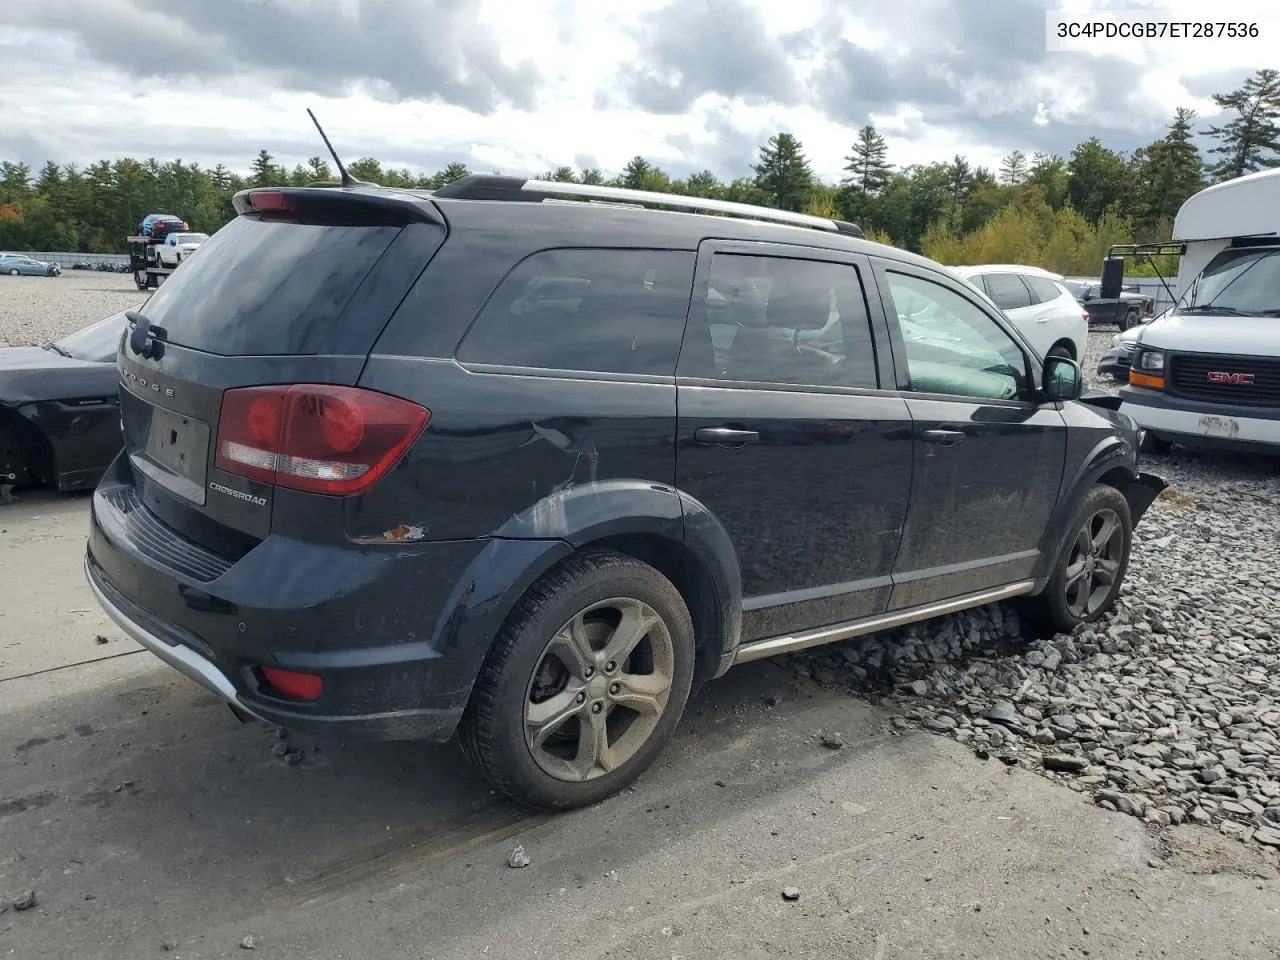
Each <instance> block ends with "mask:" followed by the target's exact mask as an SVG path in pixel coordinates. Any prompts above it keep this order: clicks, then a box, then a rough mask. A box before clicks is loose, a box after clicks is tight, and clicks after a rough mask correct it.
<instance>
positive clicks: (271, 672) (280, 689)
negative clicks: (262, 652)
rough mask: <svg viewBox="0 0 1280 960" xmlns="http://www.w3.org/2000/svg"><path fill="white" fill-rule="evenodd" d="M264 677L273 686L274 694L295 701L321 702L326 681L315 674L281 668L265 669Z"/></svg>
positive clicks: (263, 670) (263, 671) (263, 669)
mask: <svg viewBox="0 0 1280 960" xmlns="http://www.w3.org/2000/svg"><path fill="white" fill-rule="evenodd" d="M262 676H263V677H264V678H265V679H266V681H267V683H269V684H271V686H272V687H273V688H274V692H277V693H282V694H284V695H285V696H286V697H290V698H292V699H294V700H319V699H320V694H321V693H323V692H324V680H322V679H321V678H320V677H317V676H316V675H315V674H314V673H299V672H298V671H296V670H281V669H280V668H279V667H263V668H262Z"/></svg>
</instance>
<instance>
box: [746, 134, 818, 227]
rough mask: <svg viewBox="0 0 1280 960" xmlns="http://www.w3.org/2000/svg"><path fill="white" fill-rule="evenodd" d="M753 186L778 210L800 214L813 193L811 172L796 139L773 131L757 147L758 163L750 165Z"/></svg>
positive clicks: (790, 135)
mask: <svg viewBox="0 0 1280 960" xmlns="http://www.w3.org/2000/svg"><path fill="white" fill-rule="evenodd" d="M752 169H754V170H755V174H756V186H757V187H759V188H760V191H761V192H762V193H763V194H764V195H765V197H767V198H768V201H767V202H768V203H769V205H770V206H772V207H776V208H777V209H779V210H794V211H796V212H797V213H800V212H802V211H803V210H804V208H805V207H807V206H808V205H809V199H810V197H811V196H812V195H813V171H812V170H811V169H809V161H808V160H806V159H805V156H804V152H803V151H802V150H801V149H800V141H799V140H797V139H796V138H795V137H794V136H793V135H792V134H790V133H775V134H774V135H773V136H772V137H770V138H769V142H768V143H766V144H765V145H764V146H763V147H761V148H760V162H759V163H757V164H755V165H754V167H753V168H752Z"/></svg>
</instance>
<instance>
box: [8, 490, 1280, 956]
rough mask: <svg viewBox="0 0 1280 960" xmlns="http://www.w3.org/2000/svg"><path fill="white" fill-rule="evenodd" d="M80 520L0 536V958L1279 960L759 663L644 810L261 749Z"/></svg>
mask: <svg viewBox="0 0 1280 960" xmlns="http://www.w3.org/2000/svg"><path fill="white" fill-rule="evenodd" d="M86 508H87V500H86V498H85V497H72V498H55V497H53V496H47V495H35V494H31V495H28V496H26V497H24V498H23V500H21V501H19V502H18V503H17V504H12V505H9V506H7V507H3V508H0V583H3V585H4V586H3V598H4V599H3V601H2V602H0V906H3V905H5V904H10V903H11V902H12V901H14V900H21V898H22V897H23V895H24V894H25V893H27V892H28V891H30V890H34V891H35V895H36V904H35V906H34V907H32V908H30V909H25V910H18V909H16V908H14V907H12V906H10V907H9V908H8V909H7V910H6V911H5V912H4V913H2V914H0V956H11V957H19V958H23V960H27V958H31V960H36V958H100V957H125V958H138V957H148V956H173V957H186V958H212V957H227V958H230V957H236V958H240V957H244V956H245V950H246V946H244V945H248V944H252V948H253V950H254V951H255V952H254V955H255V956H263V957H287V958H293V957H307V958H328V957H333V958H365V957H369V958H375V957H376V958H390V957H397V958H399V957H411V958H438V960H445V958H475V957H484V956H521V957H563V958H573V960H586V958H613V957H616V958H623V957H628V958H646V960H647V958H662V960H669V958H673V957H680V958H702V957H709V958H720V957H724V958H765V957H856V958H862V957H865V958H868V960H890V958H903V960H905V958H912V960H918V958H934V957H937V958H942V957H947V958H959V957H971V958H984V960H990V958H1004V957H1008V958H1019V960H1022V958H1026V957H1046V958H1051V957H1073V958H1074V957H1084V956H1089V957H1115V958H1125V960H1134V958H1147V957H1151V958H1156V957H1161V958H1166V957H1186V958H1201V957H1232V958H1264V957H1265V958H1274V957H1277V956H1280V934H1277V930H1278V929H1280V927H1278V926H1277V921H1278V920H1280V910H1278V908H1280V895H1278V892H1280V881H1277V880H1276V879H1275V871H1274V869H1273V868H1272V867H1271V866H1270V865H1269V864H1268V862H1267V861H1266V860H1265V859H1264V858H1262V857H1261V856H1260V855H1258V854H1256V852H1254V851H1252V850H1250V849H1249V848H1248V847H1245V846H1244V845H1242V844H1239V843H1236V842H1234V841H1230V840H1227V839H1226V838H1224V837H1222V836H1220V835H1218V834H1216V833H1214V832H1211V831H1210V830H1207V829H1204V828H1196V827H1184V828H1177V829H1173V830H1161V831H1158V832H1155V833H1150V832H1148V830H1149V828H1148V827H1146V826H1144V825H1143V824H1142V823H1140V822H1139V821H1137V820H1134V819H1132V818H1129V817H1125V816H1123V815H1120V814H1115V813H1110V812H1107V811H1105V810H1102V809H1100V808H1098V807H1096V806H1093V805H1092V804H1091V803H1090V802H1089V801H1088V800H1087V799H1085V797H1083V796H1081V795H1079V794H1076V793H1073V792H1071V791H1068V790H1065V789H1062V788H1060V787H1057V786H1055V785H1054V784H1052V783H1050V782H1048V781H1046V780H1044V779H1042V778H1039V777H1037V776H1035V775H1033V774H1030V773H1027V772H1025V771H1020V770H1011V769H1009V768H1006V767H1004V766H1003V765H1001V764H1000V763H998V762H997V761H996V760H994V759H992V760H989V761H987V762H982V761H980V760H976V759H975V758H974V757H973V755H972V754H971V753H970V752H968V751H967V750H965V749H964V748H962V747H960V746H959V745H957V744H955V743H953V742H951V741H949V740H945V739H942V738H938V737H934V736H931V735H928V734H924V733H916V732H911V733H900V732H898V731H897V730H896V728H895V727H894V725H893V724H892V722H891V715H892V712H893V711H892V706H891V705H889V704H883V705H879V706H875V705H872V704H869V703H867V702H865V701H862V700H859V699H857V698H855V697H853V696H850V695H848V694H845V693H843V692H840V691H838V690H829V689H822V688H819V687H817V686H815V685H812V684H808V683H800V682H798V681H795V680H793V679H792V674H791V673H790V672H789V671H784V670H783V669H781V668H780V667H779V666H778V665H777V664H773V663H770V662H768V661H765V662H761V663H757V664H751V665H748V666H744V667H741V668H738V669H737V670H735V671H733V672H732V673H731V674H730V675H729V676H728V677H726V678H725V679H724V680H722V681H719V682H717V683H715V684H712V685H710V686H708V687H707V688H705V689H704V690H703V691H702V693H701V694H700V696H699V697H698V698H697V700H696V701H695V702H694V703H693V704H692V705H691V707H690V710H689V712H688V714H687V715H686V718H685V721H684V722H683V723H682V726H681V729H680V732H679V735H678V738H677V740H676V742H675V743H674V744H673V745H672V746H671V748H670V749H668V751H667V752H666V754H665V755H664V757H663V758H662V759H661V760H660V762H659V763H658V765H657V766H655V767H654V768H653V769H652V770H651V771H650V772H649V773H648V774H647V775H646V776H645V777H644V778H642V780H641V781H640V782H639V783H638V784H637V786H636V787H635V788H634V789H633V790H631V791H627V792H625V793H623V794H622V795H620V796H618V797H616V798H614V799H612V800H610V801H607V802H605V803H603V804H601V805H599V806H597V807H595V808H591V809H588V810H584V811H579V812H576V813H573V814H568V815H562V816H558V817H546V816H542V815H538V814H531V813H529V812H527V811H524V810H522V809H520V808H517V807H514V806H512V805H510V804H508V803H507V802H505V801H504V800H501V799H500V798H498V797H496V796H494V795H493V794H491V793H490V791H489V790H488V789H487V787H486V786H485V785H484V784H483V783H482V781H481V780H480V779H479V778H478V777H477V776H476V774H475V773H473V772H472V771H471V770H470V769H469V768H468V767H467V766H466V764H465V763H464V762H463V761H462V760H461V759H460V757H459V755H458V753H457V751H456V750H455V748H454V747H453V746H452V745H446V746H443V747H424V746H420V745H413V744H383V745H375V746H368V745H342V744H333V743H318V742H315V741H312V740H310V739H307V738H301V737H293V738H290V739H288V740H283V741H282V740H279V739H277V737H276V733H275V731H273V730H271V729H269V728H266V727H264V726H262V725H260V724H257V723H252V724H241V723H239V722H237V721H236V720H235V719H234V718H233V717H232V716H231V714H230V712H229V711H228V710H227V709H226V708H225V707H224V706H222V705H220V704H218V703H217V702H215V700H214V699H213V698H212V697H210V696H208V695H207V694H205V693H204V692H203V691H202V690H200V689H199V688H198V687H196V686H195V685H194V684H192V683H191V682H190V681H188V680H186V679H185V678H184V677H181V676H180V675H178V674H176V673H175V672H174V671H172V670H170V669H169V668H167V667H165V666H164V665H163V664H160V663H159V662H158V661H156V660H155V659H154V658H152V657H151V655H150V654H147V653H146V652H145V651H139V650H138V649H137V647H136V646H135V645H133V644H132V643H131V642H130V641H127V640H125V639H124V638H123V637H122V636H121V635H120V633H119V632H118V631H117V630H115V629H114V628H113V627H112V626H110V625H109V623H108V621H106V619H105V618H104V617H103V616H102V615H101V614H99V613H98V612H97V609H96V607H95V605H94V603H93V601H92V598H91V597H90V595H89V593H88V589H87V587H86V586H85V585H84V583H83V580H82V576H81V573H80V560H81V556H82V551H83V531H84V524H85V515H86ZM100 637H101V638H104V639H105V642H101V641H100V640H99V638H100ZM769 698H774V700H775V701H776V702H775V703H773V704H772V705H771V704H770V700H769ZM832 732H838V733H840V734H841V735H842V738H843V740H844V742H845V744H846V745H845V746H844V747H843V748H841V749H830V748H827V747H824V746H823V745H822V742H821V734H822V733H832ZM286 749H287V750H296V751H298V753H297V754H296V756H297V757H298V758H299V759H300V761H301V762H300V763H298V764H297V765H290V763H289V762H288V759H287V758H281V757H278V756H277V755H276V754H277V753H278V752H280V751H282V750H286ZM517 843H519V844H522V845H523V846H524V847H525V849H526V851H527V852H528V855H529V857H530V858H531V861H532V862H531V864H530V865H529V866H528V867H526V868H524V869H512V868H510V867H509V866H508V865H507V858H508V856H509V854H510V852H511V850H512V848H513V847H514V846H515V845H516V844H517ZM788 887H794V888H795V889H796V890H797V891H798V892H799V899H798V900H795V901H788V900H785V899H784V898H783V896H782V893H783V890H784V889H786V888H788ZM245 938H252V939H251V940H246V939H245ZM242 944H244V945H242ZM166 947H167V948H168V949H166Z"/></svg>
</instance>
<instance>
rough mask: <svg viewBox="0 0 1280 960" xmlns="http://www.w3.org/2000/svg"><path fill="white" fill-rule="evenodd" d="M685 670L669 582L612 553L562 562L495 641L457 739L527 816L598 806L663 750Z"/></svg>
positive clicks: (689, 639) (687, 633)
mask: <svg viewBox="0 0 1280 960" xmlns="http://www.w3.org/2000/svg"><path fill="white" fill-rule="evenodd" d="M693 665H694V637H693V624H692V622H691V620H690V618H689V611H688V608H687V607H686V606H685V603H684V600H683V598H682V597H681V596H680V593H679V591H678V590H676V588H675V587H674V586H673V585H672V584H671V581H669V580H668V579H667V578H666V577H664V576H663V575H662V574H661V573H659V572H658V571H657V570H655V569H654V568H653V567H650V566H649V565H647V564H645V563H641V562H640V561H639V560H636V559H634V558H632V557H628V556H626V555H624V554H620V553H616V552H613V551H607V550H594V551H590V552H587V553H584V554H581V555H578V556H574V557H571V558H570V559H569V560H567V561H566V562H565V563H564V564H562V565H561V566H559V567H558V568H556V569H555V570H553V571H552V572H551V573H549V574H547V576H545V577H544V578H543V579H542V580H541V581H539V583H537V584H535V585H534V586H533V587H532V588H531V589H530V590H529V592H528V593H527V594H526V595H525V596H524V598H523V599H522V600H521V601H520V603H519V604H518V605H517V606H516V609H515V611H514V612H513V613H512V615H511V617H510V618H509V619H508V622H507V623H506V624H505V625H504V626H503V628H502V631H501V632H500V633H499V635H498V638H497V640H496V641H495V643H494V647H493V650H492V651H490V653H489V656H488V658H487V659H486V660H485V664H484V666H483V668H482V669H481V672H480V677H479V678H478V680H477V681H476V688H475V692H474V693H473V694H472V698H471V703H470V704H469V705H468V707H467V711H466V714H465V715H464V716H463V719H462V724H461V726H460V728H459V739H460V741H461V744H462V748H463V752H464V753H466V755H467V756H468V758H469V759H470V760H471V761H472V762H473V763H475V764H476V765H477V766H478V767H479V768H480V770H481V771H482V772H483V773H484V774H485V776H486V777H487V778H488V779H489V781H490V782H491V783H492V784H493V785H494V786H495V787H497V788H498V789H499V790H501V791H503V792H504V793H506V794H507V795H508V796H510V797H511V798H512V799H514V800H516V801H517V802H519V803H522V804H525V805H526V806H530V807H535V808H538V809H544V810H568V809H572V808H575V807H581V806H585V805H587V804H591V803H596V802H598V801H600V800H603V799H605V798H606V797H608V796H611V795H613V794H615V793H617V792H618V791H619V790H621V789H623V788H624V787H626V786H627V785H629V784H630V783H631V782H632V781H634V780H635V779H636V778H637V777H639V776H640V774H642V773H643V772H644V771H645V769H646V768H648V766H649V765H650V764H651V763H652V762H653V761H654V759H655V758H656V757H657V756H658V754H659V753H660V752H661V751H662V748H663V747H664V746H665V745H666V743H667V741H668V740H670V739H671V735H672V733H673V732H674V731H675V727H676V724H677V723H678V722H679V720H680V716H681V714H682V713H683V712H684V707H685V703H686V702H687V701H688V698H689V690H690V686H691V684H692V680H693Z"/></svg>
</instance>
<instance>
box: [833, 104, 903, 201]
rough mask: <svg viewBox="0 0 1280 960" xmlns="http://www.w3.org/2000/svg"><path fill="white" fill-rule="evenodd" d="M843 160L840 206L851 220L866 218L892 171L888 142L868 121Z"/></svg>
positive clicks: (882, 191) (887, 183) (887, 182)
mask: <svg viewBox="0 0 1280 960" xmlns="http://www.w3.org/2000/svg"><path fill="white" fill-rule="evenodd" d="M844 159H845V165H844V173H845V175H844V177H843V179H842V180H841V181H840V198H839V202H840V206H841V208H842V210H843V212H844V214H845V216H847V217H848V218H849V219H850V220H857V221H863V220H866V219H867V218H868V217H871V216H873V210H874V205H875V200H876V198H878V197H880V196H881V195H882V194H883V193H884V190H885V187H887V186H888V185H889V180H890V177H891V176H892V174H893V167H892V166H891V165H890V164H889V144H888V142H887V141H886V140H885V138H884V137H883V136H882V135H881V134H880V132H879V131H878V130H876V128H875V127H873V126H871V125H870V124H868V125H867V126H865V127H863V128H862V129H860V130H859V131H858V138H857V139H856V140H854V142H853V146H852V147H851V148H850V149H849V155H848V156H847V157H845V158H844Z"/></svg>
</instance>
